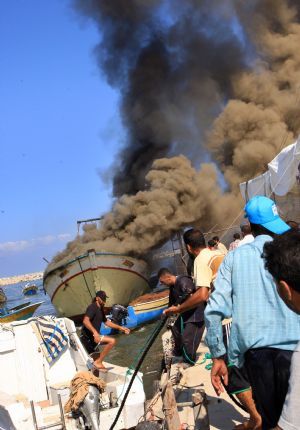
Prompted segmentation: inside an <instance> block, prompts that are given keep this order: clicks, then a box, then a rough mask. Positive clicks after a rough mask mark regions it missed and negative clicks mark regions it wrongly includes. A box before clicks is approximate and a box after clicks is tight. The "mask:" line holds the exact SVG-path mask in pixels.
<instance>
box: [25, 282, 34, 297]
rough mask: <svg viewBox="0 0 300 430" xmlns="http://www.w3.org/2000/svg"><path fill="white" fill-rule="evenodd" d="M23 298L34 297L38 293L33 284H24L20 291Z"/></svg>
mask: <svg viewBox="0 0 300 430" xmlns="http://www.w3.org/2000/svg"><path fill="white" fill-rule="evenodd" d="M22 292H23V294H24V296H34V295H35V294H37V293H38V287H37V285H35V284H30V283H29V284H26V285H25V287H24V288H23V290H22Z"/></svg>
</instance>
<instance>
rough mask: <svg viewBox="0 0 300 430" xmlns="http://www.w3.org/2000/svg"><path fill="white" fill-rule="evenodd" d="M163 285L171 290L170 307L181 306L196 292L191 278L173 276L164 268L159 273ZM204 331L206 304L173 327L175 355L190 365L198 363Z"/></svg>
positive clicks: (182, 317) (192, 310)
mask: <svg viewBox="0 0 300 430" xmlns="http://www.w3.org/2000/svg"><path fill="white" fill-rule="evenodd" d="M158 279H159V281H160V283H161V284H163V285H167V286H168V287H169V288H170V294H169V307H170V306H179V305H181V303H183V302H185V301H186V299H187V298H188V297H190V296H191V295H192V294H193V293H194V292H195V286H194V283H193V280H192V278H191V277H190V276H185V275H180V276H175V275H173V274H172V273H171V272H170V270H169V269H166V268H163V269H160V270H159V272H158ZM203 331H204V304H203V303H200V304H199V305H198V306H196V307H195V308H193V309H190V310H187V311H185V312H183V313H182V314H181V315H179V317H178V318H177V320H176V322H175V324H174V325H173V327H172V334H173V337H174V341H175V350H174V354H175V355H182V356H183V360H184V361H185V362H187V363H189V364H194V363H195V361H196V352H197V349H198V346H199V344H200V341H201V338H202V334H203Z"/></svg>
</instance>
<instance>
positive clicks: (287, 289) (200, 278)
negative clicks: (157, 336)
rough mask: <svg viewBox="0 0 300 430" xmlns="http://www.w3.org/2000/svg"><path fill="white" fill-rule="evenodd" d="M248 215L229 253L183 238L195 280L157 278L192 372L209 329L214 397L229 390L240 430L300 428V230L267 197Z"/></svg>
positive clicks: (215, 244) (195, 237) (198, 235)
mask: <svg viewBox="0 0 300 430" xmlns="http://www.w3.org/2000/svg"><path fill="white" fill-rule="evenodd" d="M245 214H246V217H247V222H245V223H243V225H242V226H241V234H242V239H241V237H240V236H239V237H238V235H237V234H235V236H234V241H233V242H232V244H231V246H230V248H229V252H227V249H226V247H225V246H224V245H223V244H222V243H221V242H220V240H219V238H218V237H217V236H215V237H213V238H212V239H211V240H210V241H209V242H208V244H207V245H208V246H207V245H206V242H205V238H204V235H203V234H202V232H201V231H200V230H197V229H190V230H188V231H186V232H185V233H184V242H185V245H186V248H187V252H188V253H189V255H190V257H191V258H193V260H194V263H193V273H192V276H193V278H191V277H188V276H175V275H174V274H172V273H171V272H170V271H169V270H168V269H162V270H161V271H160V272H159V274H158V275H159V279H160V281H161V283H163V284H165V285H168V286H169V287H170V305H169V307H168V309H166V311H165V314H166V315H171V314H178V315H179V317H178V319H177V321H176V324H175V327H174V329H173V334H174V337H175V349H176V351H175V353H176V354H177V355H182V356H183V360H184V361H186V362H188V363H189V364H191V365H192V364H193V363H194V362H195V360H196V350H197V348H198V346H199V343H200V341H201V338H202V335H203V332H204V328H205V327H206V330H207V333H206V337H205V342H206V344H207V345H208V347H209V349H210V353H211V356H212V360H213V366H212V370H211V381H212V384H213V386H214V388H215V391H216V393H217V394H218V395H220V394H221V393H222V392H223V391H224V387H225V388H226V390H227V391H228V392H229V393H231V394H236V396H237V397H238V399H239V401H240V402H241V403H242V404H243V405H244V407H245V408H246V410H247V411H248V412H249V420H247V421H246V422H245V423H243V424H242V425H240V426H239V427H238V428H239V429H245V430H247V429H254V430H260V429H262V430H270V429H275V428H276V429H283V430H295V429H300V392H299V391H300V389H299V388H298V387H299V386H298V384H297V382H299V378H298V374H299V373H300V343H299V344H298V342H299V340H300V317H299V315H298V314H299V313H300V231H299V229H298V227H297V225H296V226H294V225H293V226H290V225H291V224H290V223H289V224H287V223H285V222H284V221H283V220H282V219H281V218H280V216H279V215H278V211H277V207H276V205H275V203H274V202H273V201H272V200H271V199H269V198H267V197H264V196H256V197H254V198H252V199H251V200H249V201H248V203H247V204H246V206H245ZM297 344H298V345H297ZM299 376H300V375H299Z"/></svg>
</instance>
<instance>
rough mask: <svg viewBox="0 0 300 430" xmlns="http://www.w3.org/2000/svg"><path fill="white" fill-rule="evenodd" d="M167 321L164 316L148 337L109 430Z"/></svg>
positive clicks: (117, 417)
mask: <svg viewBox="0 0 300 430" xmlns="http://www.w3.org/2000/svg"><path fill="white" fill-rule="evenodd" d="M167 319H168V317H166V316H165V317H164V318H163V319H162V320H161V321H160V322H159V324H158V326H157V327H156V328H155V330H154V331H153V333H152V335H151V337H150V339H149V341H148V344H147V346H146V348H145V349H144V351H143V354H142V355H141V357H140V359H139V361H138V363H137V365H136V368H135V370H134V372H133V375H132V377H131V379H130V382H129V384H128V387H127V390H126V392H125V394H124V397H123V400H122V403H121V405H120V407H119V410H118V413H117V415H116V417H115V419H114V422H113V423H112V425H111V426H110V428H109V430H113V428H114V427H115V425H116V424H117V422H118V419H119V417H120V415H121V412H122V410H123V408H124V405H125V402H126V400H127V397H128V394H129V392H130V389H131V387H132V384H133V381H134V379H135V377H136V375H137V373H138V371H139V369H140V367H141V365H142V363H143V361H144V359H145V357H146V355H147V353H148V351H149V349H150V348H151V346H152V345H153V343H154V341H155V339H156V338H157V336H158V335H159V333H160V331H161V330H162V328H163V326H164V325H165V322H166V321H167Z"/></svg>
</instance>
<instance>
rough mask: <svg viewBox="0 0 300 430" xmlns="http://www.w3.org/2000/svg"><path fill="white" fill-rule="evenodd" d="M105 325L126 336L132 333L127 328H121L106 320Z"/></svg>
mask: <svg viewBox="0 0 300 430" xmlns="http://www.w3.org/2000/svg"><path fill="white" fill-rule="evenodd" d="M104 324H105V325H106V326H107V327H110V328H115V329H116V330H120V331H123V332H124V333H125V334H129V333H130V330H129V328H127V327H122V326H120V325H118V324H115V323H114V322H112V321H111V320H106V321H105V323H104Z"/></svg>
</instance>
